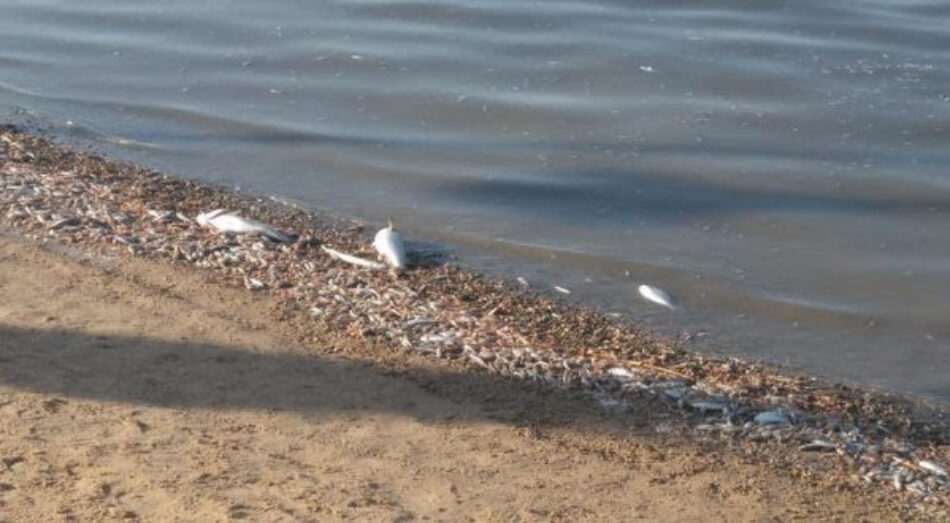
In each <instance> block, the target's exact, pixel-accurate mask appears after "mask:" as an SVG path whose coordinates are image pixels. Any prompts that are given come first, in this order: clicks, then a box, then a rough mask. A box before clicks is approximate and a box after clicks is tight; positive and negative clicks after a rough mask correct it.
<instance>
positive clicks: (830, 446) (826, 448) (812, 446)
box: [798, 439, 838, 452]
mask: <svg viewBox="0 0 950 523" xmlns="http://www.w3.org/2000/svg"><path fill="white" fill-rule="evenodd" d="M798 450H800V451H802V452H834V451H836V450H838V447H837V446H836V445H835V444H834V443H831V442H828V441H825V440H821V439H816V440H814V441H812V442H811V443H806V444H804V445H801V446H800V447H798Z"/></svg>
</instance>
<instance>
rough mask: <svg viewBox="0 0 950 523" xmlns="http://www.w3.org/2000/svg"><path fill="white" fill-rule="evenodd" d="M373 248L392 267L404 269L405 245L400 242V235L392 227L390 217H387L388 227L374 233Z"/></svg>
mask: <svg viewBox="0 0 950 523" xmlns="http://www.w3.org/2000/svg"><path fill="white" fill-rule="evenodd" d="M373 248H374V249H376V252H378V253H379V254H380V256H382V257H383V259H384V260H386V263H388V264H389V265H391V266H392V267H393V268H394V269H396V270H399V271H403V270H406V246H405V245H404V244H403V242H402V236H401V235H400V234H399V233H398V232H396V230H395V229H393V220H392V218H390V219H389V226H388V227H386V228H384V229H380V230H379V232H377V233H376V237H375V238H374V239H373Z"/></svg>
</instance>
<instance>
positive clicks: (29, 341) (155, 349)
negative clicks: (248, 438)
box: [0, 326, 678, 434]
mask: <svg viewBox="0 0 950 523" xmlns="http://www.w3.org/2000/svg"><path fill="white" fill-rule="evenodd" d="M432 367H433V365H422V366H414V367H408V368H406V369H404V370H403V369H401V370H399V371H393V370H380V369H374V368H371V367H369V366H368V365H364V364H360V363H358V362H352V361H347V360H345V359H343V358H337V357H333V356H327V355H321V354H315V353H303V352H302V351H273V352H263V351H259V350H249V349H244V348H241V347H235V346H221V345H212V344H201V343H193V342H188V341H181V342H176V341H165V340H156V339H148V338H140V337H124V336H98V335H91V334H88V333H84V332H79V331H71V330H22V329H16V328H11V327H9V326H4V327H0V385H3V386H7V387H12V388H16V389H19V390H27V391H34V392H39V393H46V394H52V395H56V396H62V397H64V398H76V399H87V400H95V401H109V402H122V403H128V404H133V405H143V406H153V407H163V408H173V409H194V408H201V409H219V410H225V409H251V410H266V411H272V412H273V411H290V412H296V413H299V414H301V415H304V416H314V415H326V414H332V413H339V412H351V411H354V410H359V411H363V412H379V413H389V414H396V415H405V416H411V417H414V418H416V419H418V420H420V421H445V420H460V419H466V420H470V421H494V422H502V423H509V424H513V425H516V426H532V427H553V426H572V427H574V428H583V429H584V430H585V431H587V430H596V431H597V432H605V431H607V432H615V431H617V430H622V431H623V432H625V433H628V434H629V431H630V430H633V431H635V432H638V433H643V432H648V433H649V432H651V431H643V430H642V429H643V428H644V427H646V426H647V424H648V423H650V420H654V421H655V420H656V419H657V418H663V419H670V417H674V418H675V417H678V416H677V415H676V414H674V413H673V412H672V411H670V410H669V409H666V408H663V407H662V405H658V404H655V403H654V404H651V405H638V406H635V407H631V408H632V409H635V410H636V412H634V414H635V415H633V416H630V415H622V416H618V415H615V414H606V413H604V412H603V410H602V409H600V408H599V407H597V406H596V405H595V404H594V402H593V401H591V399H590V397H589V396H586V395H585V394H582V393H576V392H575V393H571V392H566V391H560V390H549V389H548V390H545V389H542V388H541V387H539V386H537V385H533V384H530V383H527V382H522V381H518V380H513V379H509V378H505V377H501V376H495V375H489V374H485V373H480V372H454V371H452V370H451V369H444V370H442V369H437V370H433V369H432ZM394 374H398V377H397V376H394ZM403 378H408V379H403ZM427 392H433V393H435V395H434V396H433V395H432V394H427ZM628 414H629V412H628Z"/></svg>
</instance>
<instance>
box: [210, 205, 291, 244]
mask: <svg viewBox="0 0 950 523" xmlns="http://www.w3.org/2000/svg"><path fill="white" fill-rule="evenodd" d="M195 221H197V222H198V224H199V225H202V226H204V227H213V228H215V229H217V230H219V231H221V232H231V233H234V234H259V235H261V236H264V237H266V238H269V239H271V240H273V241H275V242H280V243H293V242H294V240H293V239H292V238H291V237H290V236H287V235H286V234H284V233H283V232H281V231H278V230H277V229H275V228H273V227H268V226H267V225H264V224H263V223H261V222H259V221H256V220H252V219H250V218H245V217H243V216H238V215H236V214H232V213H228V212H227V211H225V210H224V209H215V210H213V211H211V212H206V213H202V214H199V215H198V217H197V218H195Z"/></svg>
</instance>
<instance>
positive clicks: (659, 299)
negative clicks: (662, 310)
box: [637, 285, 676, 310]
mask: <svg viewBox="0 0 950 523" xmlns="http://www.w3.org/2000/svg"><path fill="white" fill-rule="evenodd" d="M637 290H638V291H640V296H643V298H644V299H646V300H647V301H652V302H653V303H656V304H657V305H662V306H664V307H666V308H668V309H671V310H672V309H675V308H676V306H675V305H673V298H671V297H670V295H669V294H667V293H666V291H664V290H663V289H660V288H658V287H654V286H652V285H641V286H640V287H639V288H638V289H637Z"/></svg>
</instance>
